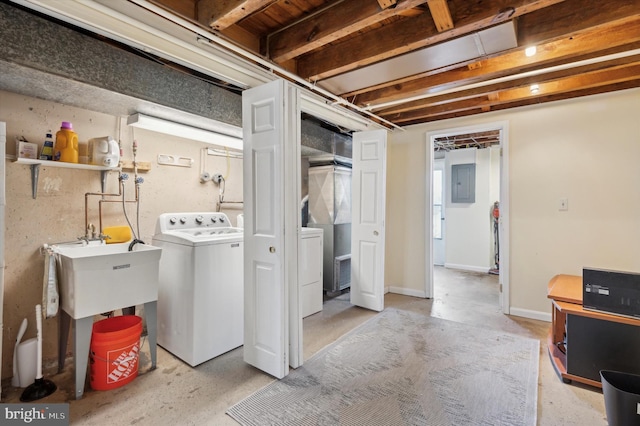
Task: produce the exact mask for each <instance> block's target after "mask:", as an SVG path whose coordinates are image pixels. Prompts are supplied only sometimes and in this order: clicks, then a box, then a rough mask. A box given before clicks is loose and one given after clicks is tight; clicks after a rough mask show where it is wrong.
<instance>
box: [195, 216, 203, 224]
mask: <svg viewBox="0 0 640 426" xmlns="http://www.w3.org/2000/svg"><path fill="white" fill-rule="evenodd" d="M202 221H203V217H202V216H196V223H197V224H198V225H202Z"/></svg>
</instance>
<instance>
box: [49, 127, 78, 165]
mask: <svg viewBox="0 0 640 426" xmlns="http://www.w3.org/2000/svg"><path fill="white" fill-rule="evenodd" d="M53 159H54V160H55V161H64V162H67V163H77V162H78V135H77V134H76V132H74V131H73V125H72V124H71V123H69V122H68V121H63V122H62V126H60V130H58V132H57V133H56V144H55V147H54V149H53Z"/></svg>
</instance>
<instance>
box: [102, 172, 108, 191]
mask: <svg viewBox="0 0 640 426" xmlns="http://www.w3.org/2000/svg"><path fill="white" fill-rule="evenodd" d="M108 175H109V171H108V170H101V171H100V188H101V189H102V193H103V194H104V193H105V192H106V189H105V188H106V187H107V176H108Z"/></svg>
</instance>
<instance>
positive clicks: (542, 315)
mask: <svg viewBox="0 0 640 426" xmlns="http://www.w3.org/2000/svg"><path fill="white" fill-rule="evenodd" d="M509 315H515V316H517V317H523V318H529V319H534V320H539V321H546V322H551V312H540V311H532V310H530V309H522V308H511V309H509Z"/></svg>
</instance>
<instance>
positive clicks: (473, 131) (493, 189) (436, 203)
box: [426, 122, 509, 313]
mask: <svg viewBox="0 0 640 426" xmlns="http://www.w3.org/2000/svg"><path fill="white" fill-rule="evenodd" d="M487 134H491V135H492V136H493V138H494V141H493V142H492V143H487V144H484V145H483V144H481V143H477V142H478V141H480V140H481V139H482V137H483V136H485V135H487ZM507 136H508V129H507V123H501V122H500V123H492V124H487V125H477V126H473V127H466V128H456V129H448V130H444V131H440V132H430V133H429V134H428V142H429V146H430V147H431V151H429V150H428V151H429V152H428V158H427V164H428V166H429V172H430V173H429V178H430V179H429V181H430V184H429V185H427V188H428V189H429V190H430V194H428V200H429V201H430V203H429V209H430V211H429V213H428V214H427V215H426V216H427V217H428V218H430V219H429V220H430V223H427V229H428V234H429V235H428V238H429V240H428V244H427V246H428V248H430V249H431V250H427V251H428V257H427V261H428V262H429V263H427V265H428V270H427V281H428V283H429V285H428V287H427V289H426V290H427V291H426V292H427V294H428V295H429V296H430V297H433V298H434V299H438V298H440V297H441V296H442V294H439V292H438V290H437V289H439V288H440V287H438V286H436V285H435V284H438V282H437V281H438V279H439V277H441V276H442V274H441V271H442V270H448V269H456V270H460V271H462V272H473V273H476V274H477V273H479V274H481V275H480V277H481V276H484V275H487V276H489V277H487V279H488V281H489V282H492V281H493V282H495V283H496V288H497V289H498V297H497V300H496V301H495V305H494V308H495V309H498V310H499V311H501V312H502V313H509V293H508V291H509V288H508V256H506V255H505V256H500V257H501V258H500V259H499V268H496V263H497V262H498V256H497V255H496V252H495V250H496V249H497V248H498V247H499V248H500V249H501V250H500V252H502V251H504V252H505V253H507V254H508V214H507V209H506V208H501V212H500V216H499V218H498V220H497V221H496V220H495V219H494V217H493V210H494V203H496V202H498V203H499V204H503V203H504V204H505V205H506V206H507V207H508V200H507V198H506V197H507V196H508V162H507V159H508V155H507V152H508V149H507V140H508V138H507ZM460 140H465V141H467V142H465V144H458V141H460ZM442 141H444V142H445V143H446V145H438V144H439V143H440V142H442ZM469 141H470V142H469ZM438 151H440V152H438ZM469 165H472V167H473V169H474V171H473V172H472V173H470V174H471V176H472V178H473V185H474V187H473V189H472V190H471V191H470V192H471V193H472V194H473V195H474V198H473V199H470V200H468V199H466V200H462V201H460V200H458V202H456V200H454V197H455V196H456V191H455V190H456V189H458V190H459V189H460V187H459V186H458V187H456V185H461V183H460V182H459V181H458V180H457V179H456V177H455V174H454V173H453V172H454V171H455V170H454V169H455V168H456V167H459V168H461V167H467V166H469ZM462 183H463V184H466V182H462ZM494 221H495V222H496V223H494ZM496 224H497V225H498V226H495V225H496ZM496 238H497V240H496ZM501 254H502V253H498V255H501ZM434 265H435V266H434ZM436 268H440V269H439V271H440V272H438V273H436V272H435V269H436ZM489 271H492V272H494V273H495V272H497V274H495V275H494V274H490V273H489ZM476 278H478V277H476ZM440 289H441V288H440ZM463 294H464V293H463ZM470 297H471V296H470ZM473 297H475V296H473ZM483 299H486V298H483ZM487 300H488V299H487Z"/></svg>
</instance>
